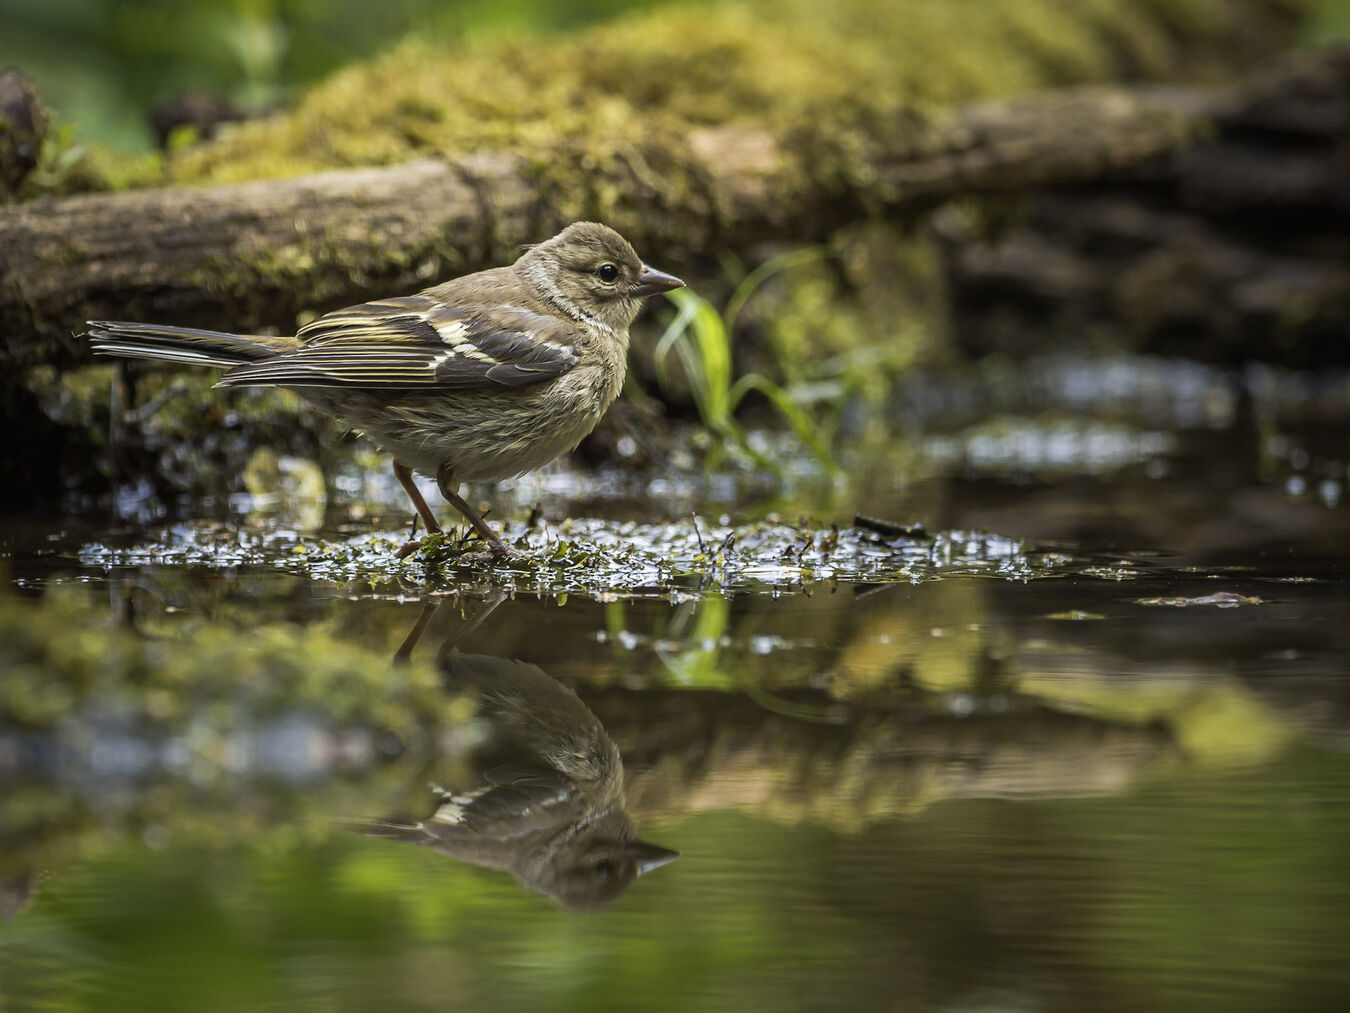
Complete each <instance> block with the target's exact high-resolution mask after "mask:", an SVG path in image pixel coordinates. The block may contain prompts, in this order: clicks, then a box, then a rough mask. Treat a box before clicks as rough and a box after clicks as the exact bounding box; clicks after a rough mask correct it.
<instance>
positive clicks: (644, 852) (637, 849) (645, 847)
mask: <svg viewBox="0 0 1350 1013" xmlns="http://www.w3.org/2000/svg"><path fill="white" fill-rule="evenodd" d="M676 280H678V279H676ZM681 284H683V282H681ZM674 287H676V288H678V287H679V286H678V285H677V286H674ZM625 850H626V851H627V852H628V854H629V855H630V856H631V857H632V859H633V861H635V862H636V863H637V874H638V875H639V876H645V875H646V874H647V873H649V872H651V871H652V870H653V869H659V868H661V866H663V865H669V864H670V863H671V862H673V861H675V859H677V858H679V857H680V853H679V852H678V851H671V850H670V849H669V848H663V847H661V845H659V844H648V843H647V842H646V841H633V842H632V843H631V844H629V845H627V847H626V848H625Z"/></svg>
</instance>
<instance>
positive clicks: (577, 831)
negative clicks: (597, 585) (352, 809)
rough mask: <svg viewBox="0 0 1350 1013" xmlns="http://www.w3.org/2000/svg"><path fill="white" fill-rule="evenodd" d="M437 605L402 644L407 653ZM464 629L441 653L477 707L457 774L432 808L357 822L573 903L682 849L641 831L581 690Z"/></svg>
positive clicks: (610, 895) (447, 677) (435, 788)
mask: <svg viewBox="0 0 1350 1013" xmlns="http://www.w3.org/2000/svg"><path fill="white" fill-rule="evenodd" d="M434 607H435V605H434V604H433V605H432V606H430V607H428V608H427V609H424V610H423V617H422V618H421V619H419V621H418V624H417V626H416V627H415V628H414V631H413V633H412V634H410V635H409V640H408V641H407V642H405V644H404V646H403V648H400V651H399V656H401V657H402V658H403V659H405V660H406V657H407V655H408V654H409V653H410V651H411V644H412V643H415V641H416V638H417V637H419V636H420V635H421V631H422V629H423V628H424V627H425V626H426V619H427V617H428V616H429V613H430V611H431V610H433V609H434ZM491 607H492V606H489V607H488V609H487V611H491ZM484 614H485V613H484ZM481 617H482V616H481V615H480V619H481ZM476 624H477V620H476V621H475V622H474V623H471V624H470V627H469V628H470V629H471V628H472V627H473V626H474V625H476ZM466 632H467V631H466ZM462 636H463V633H461V635H460V636H459V637H455V638H450V639H447V640H446V641H445V642H444V643H443V644H442V645H441V648H440V652H439V656H438V659H437V667H438V668H439V670H440V673H441V681H442V685H443V687H444V688H445V690H446V692H447V693H450V694H452V695H455V696H458V697H467V698H468V699H470V700H471V701H473V703H474V704H475V706H476V716H475V718H474V725H475V727H476V729H477V734H476V735H470V736H465V737H464V742H465V743H466V745H465V746H464V747H461V748H460V749H459V750H456V751H455V755H452V756H450V757H448V758H447V759H448V760H450V761H453V762H451V763H447V765H446V766H447V768H452V769H446V770H445V771H444V773H446V774H449V775H451V776H452V777H453V778H454V780H450V781H448V785H449V786H445V785H431V786H429V788H428V789H427V790H428V791H429V796H427V795H425V794H422V793H419V794H422V799H423V801H422V802H421V803H416V804H420V805H422V806H423V808H422V810H421V811H422V812H423V813H425V815H421V816H407V815H398V816H386V817H383V818H380V819H376V820H367V821H353V822H349V823H347V824H346V825H347V827H348V829H351V830H355V831H357V832H358V833H362V834H366V835H368V836H371V837H378V838H383V839H385V840H392V841H404V842H409V843H414V844H419V845H421V846H423V847H426V848H430V849H432V850H434V851H438V852H440V853H441V854H444V855H448V856H449V857H451V858H454V859H458V860H460V861H463V862H468V863H470V864H472V865H478V866H482V867H484V868H490V869H499V870H503V871H506V872H509V873H510V874H511V875H512V876H514V877H515V879H516V881H517V882H519V883H520V884H521V885H522V886H524V887H526V888H527V889H530V890H534V891H536V892H538V893H541V894H544V895H545V896H547V897H550V898H552V899H553V900H554V901H555V902H556V903H558V904H560V905H561V906H562V907H564V908H567V909H569V910H588V909H594V908H599V907H602V906H604V905H605V904H607V903H609V902H610V901H612V900H614V898H616V897H618V896H619V895H620V894H622V893H623V892H624V891H625V890H627V889H628V887H629V886H630V885H631V884H632V882H633V880H635V879H636V878H637V877H639V876H642V875H645V874H646V873H648V872H651V871H652V870H653V869H658V868H660V867H661V866H663V865H666V864H668V863H670V862H673V861H674V860H675V859H677V858H679V857H680V856H679V852H677V851H672V850H670V849H669V848H665V847H662V846H661V845H659V844H651V843H648V842H646V841H642V840H639V839H638V835H637V831H636V830H635V829H634V827H633V822H632V820H631V819H630V817H629V815H628V812H627V810H626V809H625V806H624V794H623V785H624V770H623V759H622V757H621V756H620V754H619V749H618V747H617V746H616V745H615V744H614V740H613V739H611V738H610V737H609V734H608V733H607V732H606V731H605V728H604V726H603V725H601V723H600V720H599V719H598V718H597V717H596V716H595V714H594V713H592V711H591V710H590V708H589V707H587V706H586V705H585V704H584V703H583V702H582V701H581V698H580V697H578V696H577V695H576V694H575V693H574V692H572V690H570V689H568V688H567V687H566V686H564V685H563V684H562V683H560V682H558V681H557V680H556V679H554V678H553V677H552V676H550V675H549V674H548V673H547V672H545V671H544V670H543V669H541V668H540V667H539V666H537V665H532V664H530V663H528V662H524V661H518V660H515V659H512V658H504V657H498V656H495V655H487V654H465V653H462V652H461V651H460V649H459V647H458V646H457V644H458V641H459V640H460V639H462Z"/></svg>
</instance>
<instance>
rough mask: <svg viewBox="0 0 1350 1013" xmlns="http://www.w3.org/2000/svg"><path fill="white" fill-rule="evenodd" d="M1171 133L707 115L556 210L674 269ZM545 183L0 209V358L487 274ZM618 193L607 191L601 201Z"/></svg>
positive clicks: (1083, 123)
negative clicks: (723, 123) (781, 123)
mask: <svg viewBox="0 0 1350 1013" xmlns="http://www.w3.org/2000/svg"><path fill="white" fill-rule="evenodd" d="M1188 124H1189V121H1188V119H1187V118H1186V117H1184V116H1180V115H1177V114H1176V113H1175V112H1172V111H1166V110H1163V109H1162V108H1161V107H1159V106H1157V105H1155V104H1153V103H1151V102H1150V101H1147V100H1144V99H1141V98H1139V97H1137V96H1135V95H1132V94H1130V93H1128V92H1123V91H1110V90H1094V89H1084V90H1074V91H1066V92H1052V93H1045V94H1041V95H1037V96H1031V97H1028V98H1024V99H1021V100H1017V101H1011V102H1006V103H999V104H989V105H982V106H977V107H971V108H968V109H966V110H964V111H961V112H959V113H957V114H955V115H953V116H951V117H950V118H948V119H946V120H945V121H942V122H940V123H932V124H930V123H923V122H920V121H918V120H916V119H915V118H912V117H910V118H905V119H902V120H898V121H897V122H894V123H891V124H888V125H886V126H884V127H875V126H874V127H873V128H872V129H871V130H869V131H867V132H860V134H859V136H856V137H850V138H848V139H847V140H841V139H840V138H839V135H838V134H835V135H830V136H829V137H828V138H827V137H826V136H825V135H824V134H823V133H822V134H821V135H820V136H816V135H815V134H814V133H812V132H811V131H804V132H802V133H800V134H797V135H794V136H790V137H775V136H773V135H771V134H769V133H768V132H767V131H759V130H755V129H751V128H746V127H721V128H708V129H704V130H699V131H694V132H693V133H692V134H691V136H690V138H689V145H688V148H687V149H686V150H685V151H682V152H662V153H653V154H654V157H653V158H652V159H650V160H649V164H648V165H646V166H642V167H641V168H640V169H639V167H636V166H633V165H630V164H627V163H626V162H622V163H621V162H620V161H618V160H616V161H615V162H613V163H611V164H607V165H602V166H601V167H599V168H598V169H589V170H587V171H586V172H585V173H583V174H582V175H583V176H584V178H586V180H587V185H588V187H589V194H590V196H589V197H585V198H582V200H581V202H580V205H579V206H574V207H573V209H572V212H571V213H582V214H589V215H603V216H604V217H605V218H606V219H607V220H609V221H611V222H612V223H613V224H614V225H616V226H617V227H619V228H620V229H621V230H622V231H625V232H626V233H629V234H630V235H631V237H632V238H633V239H634V241H635V242H637V243H638V244H639V245H640V248H641V249H644V250H648V249H651V250H655V249H657V248H658V247H660V252H661V254H662V257H661V263H663V264H666V263H669V264H671V265H672V266H678V265H679V263H680V262H682V261H688V260H691V259H693V258H694V256H695V255H696V254H706V253H708V252H710V251H714V250H718V249H726V248H735V247H737V246H744V245H747V244H749V243H752V242H756V241H759V240H762V239H765V238H772V237H790V238H793V239H798V240H800V239H812V238H819V237H821V236H824V235H825V234H827V232H828V231H829V230H830V229H831V228H833V227H835V226H838V225H839V224H841V223H844V222H847V221H849V220H851V219H855V218H858V217H861V216H863V215H864V214H870V213H880V212H894V211H901V210H908V209H915V208H921V207H924V206H930V205H932V204H935V203H938V202H940V201H942V200H945V199H947V198H950V197H953V196H957V195H960V194H967V193H1000V192H1001V193H1007V192H1014V191H1019V190H1023V189H1026V188H1028V187H1035V186H1040V185H1044V184H1048V183H1056V182H1066V181H1075V180H1086V179H1092V178H1095V177H1097V176H1100V175H1101V174H1102V173H1103V172H1106V171H1108V170H1111V169H1117V168H1121V167H1124V166H1129V165H1133V164H1136V163H1138V162H1140V161H1141V160H1144V159H1148V158H1150V157H1153V156H1157V155H1159V154H1161V153H1163V152H1166V151H1169V150H1171V149H1173V148H1174V147H1175V146H1176V145H1177V144H1178V143H1179V141H1180V140H1181V139H1182V138H1183V137H1184V136H1185V134H1186V133H1187V131H1188ZM853 144H856V145H858V148H857V150H853V149H852V148H851V147H849V146H851V145H853ZM845 147H849V150H844V148H845ZM657 155H659V156H660V157H655V156H657ZM576 157H581V156H576ZM653 166H666V168H664V169H662V168H655V169H653V168H652V167H653ZM547 174H548V170H544V172H543V175H542V176H541V175H540V173H539V171H538V170H531V169H529V168H527V167H526V166H525V165H524V164H522V163H521V162H520V161H518V160H517V159H515V158H513V157H511V156H508V155H496V156H486V155H481V156H471V157H468V158H464V159H460V160H458V161H455V162H442V161H422V162H415V163H412V164H407V165H402V166H396V167H392V168H378V169H353V170H344V171H338V172H331V173H324V174H320V175H315V176H310V177H306V178H302V179H294V180H281V181H270V182H257V183H246V184H242V185H233V186H218V187H210V188H201V189H170V190H151V191H141V192H131V193H118V194H110V195H107V194H95V195H83V196H78V197H71V198H67V199H64V200H55V201H42V202H36V203H33V204H29V205H23V206H19V207H16V208H12V209H8V210H6V211H4V212H2V213H0V329H2V330H3V331H4V333H5V334H6V335H7V336H8V341H9V350H8V356H9V358H10V360H11V361H15V360H17V361H19V362H21V363H25V364H28V363H35V362H44V361H61V360H66V361H69V360H70V359H72V358H75V357H78V356H79V355H80V349H79V346H78V344H77V343H75V342H73V341H72V340H71V339H70V338H69V335H70V332H71V329H72V328H74V327H78V326H79V324H80V321H82V320H83V319H85V318H88V317H101V316H102V317H106V316H114V317H135V318H146V319H164V320H167V319H172V320H174V321H177V322H180V323H188V324H193V323H195V324H213V325H216V326H225V325H228V326H231V327H234V328H236V329H240V330H248V329H253V328H261V327H265V326H268V325H272V326H278V327H282V328H290V327H292V326H293V325H294V322H295V317H296V314H297V313H298V312H300V311H302V310H305V309H308V308H314V307H322V306H331V305H335V304H340V303H342V302H344V301H348V300H354V299H358V298H361V297H363V296H365V295H368V294H370V293H371V292H372V291H374V290H379V291H400V290H411V289H416V288H419V287H422V286H424V285H427V284H430V283H432V282H433V281H435V280H436V279H439V278H442V277H444V276H447V275H450V274H453V273H457V272H462V271H466V270H471V269H475V268H479V267H483V266H486V265H488V264H489V263H492V262H494V261H498V260H500V259H502V258H503V257H505V256H507V255H508V251H509V250H510V249H511V247H512V244H514V243H518V242H521V241H525V240H530V239H537V238H541V237H543V236H546V235H548V234H549V233H550V232H551V231H553V230H554V229H555V228H556V227H558V226H559V225H560V224H561V222H560V220H559V216H560V214H562V213H563V212H561V211H560V210H558V209H556V208H554V207H553V206H550V204H549V203H548V200H547V195H548V194H549V193H550V180H549V179H548V178H547ZM573 175H575V171H574V172H573ZM613 193H619V194H622V195H624V196H622V197H621V198H617V199H616V198H613V197H612V196H610V197H605V198H602V197H601V196H599V195H601V194H613ZM675 195H682V196H675ZM673 222H678V223H679V228H678V229H677V230H672V228H670V225H671V223H673ZM672 236H678V237H682V238H679V239H673V238H672ZM681 247H682V248H681ZM652 256H653V259H654V260H655V259H657V258H656V255H655V253H653V254H652Z"/></svg>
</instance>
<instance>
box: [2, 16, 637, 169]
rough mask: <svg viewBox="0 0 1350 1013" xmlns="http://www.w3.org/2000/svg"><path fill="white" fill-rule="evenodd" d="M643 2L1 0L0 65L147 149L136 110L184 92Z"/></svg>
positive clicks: (235, 85) (238, 91)
mask: <svg viewBox="0 0 1350 1013" xmlns="http://www.w3.org/2000/svg"><path fill="white" fill-rule="evenodd" d="M650 5H651V0H568V2H566V3H552V2H549V0H383V2H381V3H368V2H365V0H0V25H2V26H3V30H0V67H5V66H10V65H13V66H17V67H19V68H20V69H21V70H23V71H24V72H25V73H26V74H27V75H28V76H29V77H31V78H33V79H34V80H35V81H36V82H37V83H38V86H39V87H40V88H41V89H42V92H43V95H44V97H45V98H46V99H47V101H48V103H49V104H50V105H51V107H52V108H53V109H54V110H55V112H56V114H57V117H58V118H59V119H61V120H63V121H74V122H75V123H76V124H77V130H78V136H79V137H80V138H82V139H85V140H91V141H97V142H100V143H102V144H107V145H111V146H113V147H117V148H123V149H126V150H130V151H144V150H149V149H150V148H152V147H153V146H154V143H155V138H154V132H153V131H152V129H151V126H150V121H149V118H148V115H147V112H148V110H149V109H150V108H151V107H152V106H153V105H154V104H155V103H157V102H162V101H164V100H166V99H170V98H174V97H177V96H180V95H183V94H185V93H189V92H200V93H205V94H209V95H213V96H219V97H222V98H227V99H230V100H231V101H233V102H235V103H237V104H239V105H240V106H242V107H244V108H257V107H263V106H267V105H270V104H273V103H276V102H278V101H284V100H285V99H286V98H287V97H288V96H291V95H293V94H295V93H296V92H298V91H301V90H303V89H304V87H305V85H307V84H309V83H312V82H314V81H316V80H318V79H319V78H321V77H323V76H324V75H325V74H327V73H329V72H330V71H332V70H334V69H336V68H337V67H340V66H341V65H342V64H344V63H346V62H348V61H350V60H354V59H359V58H362V57H367V56H370V55H372V54H374V53H377V52H379V51H380V50H381V49H383V48H384V47H385V46H387V45H388V44H390V43H391V42H393V41H395V40H397V39H400V38H403V37H404V36H406V35H409V34H413V33H415V34H416V35H418V36H419V37H420V38H423V39H425V40H428V41H433V42H436V41H453V40H457V39H459V40H466V41H472V40H477V39H482V38H485V37H492V36H494V35H501V34H525V33H540V32H549V31H555V30H559V29H565V28H570V27H574V26H577V25H582V24H585V23H587V22H590V21H594V20H598V19H601V18H604V17H607V16H610V15H613V14H616V13H620V12H622V11H625V10H631V9H634V8H641V7H644V6H650Z"/></svg>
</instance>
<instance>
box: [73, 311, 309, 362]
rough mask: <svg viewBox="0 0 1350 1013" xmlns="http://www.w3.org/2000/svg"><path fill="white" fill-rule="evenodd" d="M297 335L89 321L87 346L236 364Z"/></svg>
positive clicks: (286, 345)
mask: <svg viewBox="0 0 1350 1013" xmlns="http://www.w3.org/2000/svg"><path fill="white" fill-rule="evenodd" d="M298 344H299V341H298V340H297V339H296V338H272V337H267V336H265V335H261V334H226V333H225V332H224V331H203V330H198V329H197V328H195V327H171V326H169V325H167V324H138V323H128V322H126V321H120V320H90V321H89V345H90V347H91V348H93V350H94V354H96V355H115V356H120V357H121V358H125V359H158V360H160V361H162V362H183V363H188V364H190V365H195V366H218V367H228V366H238V365H240V364H241V363H245V362H257V361H259V360H260V359H267V358H270V357H271V356H273V355H276V354H277V353H278V352H284V351H287V350H288V349H291V348H295V347H296V346H297V345H298Z"/></svg>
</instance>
